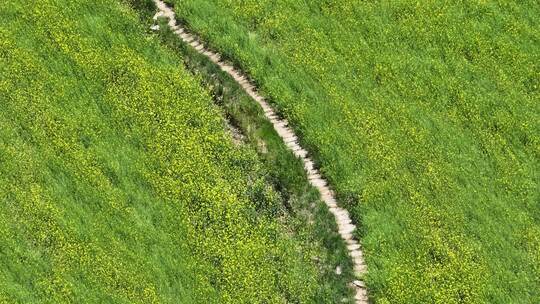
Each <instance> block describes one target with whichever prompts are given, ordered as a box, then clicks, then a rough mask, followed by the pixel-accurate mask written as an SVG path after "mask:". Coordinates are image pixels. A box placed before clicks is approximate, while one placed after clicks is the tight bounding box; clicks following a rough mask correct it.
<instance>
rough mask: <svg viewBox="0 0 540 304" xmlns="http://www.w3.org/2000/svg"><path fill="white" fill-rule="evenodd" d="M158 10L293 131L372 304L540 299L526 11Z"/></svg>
mask: <svg viewBox="0 0 540 304" xmlns="http://www.w3.org/2000/svg"><path fill="white" fill-rule="evenodd" d="M169 2H172V3H173V4H174V6H175V10H176V11H177V13H178V14H179V15H180V17H181V19H183V21H184V22H185V23H187V24H188V25H189V27H191V28H193V29H194V30H195V32H197V33H199V34H200V35H201V36H202V37H203V39H204V40H207V41H209V42H210V43H211V45H212V46H213V47H215V48H217V49H219V51H220V52H221V53H224V54H226V55H227V56H228V58H229V59H231V60H232V61H234V62H235V63H236V64H237V65H239V66H241V67H242V68H243V69H244V70H246V71H248V72H249V73H250V74H251V75H252V77H253V78H254V80H255V81H256V82H257V83H258V85H259V86H260V88H261V89H262V91H263V92H264V93H265V94H266V95H267V96H268V97H269V98H270V99H271V100H273V101H274V103H275V105H276V107H277V108H278V109H279V110H280V111H281V112H282V114H283V115H284V116H286V117H287V118H288V119H289V121H291V122H292V124H293V125H294V126H295V129H296V130H298V131H299V133H300V134H301V135H302V143H303V144H305V145H306V146H308V147H309V150H310V151H311V152H312V153H313V154H314V156H315V157H316V158H317V159H318V161H319V163H320V165H321V170H322V172H323V173H324V174H325V175H326V176H327V177H328V178H329V179H330V180H331V183H332V186H334V187H335V189H336V190H337V193H338V196H339V198H340V202H341V203H342V204H343V205H344V206H345V207H347V208H348V209H349V210H350V211H352V213H353V217H354V218H355V220H356V221H357V222H358V223H359V224H360V226H361V229H360V231H358V232H357V233H358V236H359V237H360V238H361V239H362V242H363V244H364V246H365V254H366V259H367V263H368V267H369V274H368V276H367V283H368V288H369V290H370V295H371V297H372V298H373V300H374V301H375V302H376V303H538V302H540V237H539V236H540V217H539V214H540V205H539V202H540V95H539V94H540V52H539V49H540V30H539V29H540V6H538V3H537V2H536V1H424V2H417V1H409V0H403V1H352V0H346V1H334V0H327V1H294V0H278V1H275V0H245V1H232V0H187V1H186V0H170V1H169Z"/></svg>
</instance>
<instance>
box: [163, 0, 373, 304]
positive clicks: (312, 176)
mask: <svg viewBox="0 0 540 304" xmlns="http://www.w3.org/2000/svg"><path fill="white" fill-rule="evenodd" d="M154 2H155V4H156V6H157V8H158V9H159V11H158V13H157V14H156V15H155V16H154V20H157V18H159V17H165V18H168V19H169V22H168V25H169V26H170V27H171V29H172V30H173V31H174V32H175V33H176V34H177V35H178V36H179V37H180V38H181V39H182V40H183V41H184V42H185V43H187V44H189V45H191V46H192V47H193V48H195V50H197V52H199V53H200V54H202V55H204V56H206V57H208V59H210V60H211V61H212V62H214V63H215V64H217V65H218V66H219V67H220V68H221V69H222V70H223V71H225V72H226V73H228V74H229V75H230V76H231V77H233V78H234V80H235V81H236V82H237V83H238V84H239V85H240V86H241V87H242V88H243V89H244V91H245V92H246V93H247V94H248V95H249V96H251V97H252V98H253V99H254V100H255V101H256V102H257V103H258V104H259V105H260V106H261V107H262V109H263V111H264V115H265V116H266V118H267V119H268V120H269V121H270V122H271V123H272V125H273V126H274V129H275V130H276V132H277V133H278V135H279V136H280V137H281V138H282V139H283V142H284V143H285V144H286V145H287V147H288V148H289V149H290V150H292V152H293V153H294V155H296V156H297V157H298V158H300V159H302V161H303V163H304V168H305V170H306V173H307V176H308V179H309V182H310V183H311V184H312V185H313V186H314V187H315V188H317V189H318V190H319V192H320V194H321V199H322V200H323V201H324V203H325V204H326V206H327V207H328V209H329V210H330V212H331V213H332V214H333V215H334V216H335V218H336V222H337V225H338V228H339V231H338V232H339V234H340V236H341V238H342V239H343V240H344V241H345V243H346V244H347V249H348V251H349V255H350V256H351V259H352V261H353V265H354V271H355V274H356V276H357V277H358V280H355V281H353V282H352V283H351V285H352V286H353V288H354V289H355V291H356V295H355V300H356V303H357V304H367V303H368V297H367V290H366V287H365V284H364V282H363V281H361V280H360V277H361V276H362V275H363V274H364V273H366V271H367V268H366V264H365V263H364V257H363V254H362V248H361V246H360V243H359V242H358V241H357V240H355V239H354V237H353V235H352V233H353V231H354V230H355V229H356V226H355V225H354V224H353V223H352V221H351V218H350V216H349V213H348V212H347V210H345V209H343V208H340V207H338V205H337V202H336V199H335V196H334V193H333V192H332V190H331V189H330V188H329V187H328V183H327V181H326V180H325V179H324V178H323V177H322V176H321V174H320V173H319V171H318V170H317V169H316V168H315V166H314V162H313V161H312V160H311V158H309V157H308V152H307V151H306V150H304V149H303V148H302V147H301V146H300V145H299V144H298V138H297V137H296V135H295V134H294V132H293V131H292V129H291V128H289V127H288V123H287V121H286V120H284V119H279V118H278V117H277V115H276V113H275V111H274V110H273V109H272V108H271V107H270V105H269V104H268V103H267V102H266V100H265V99H264V98H263V97H262V96H261V95H259V94H258V93H257V91H256V89H255V86H254V85H253V84H251V83H250V81H249V80H248V78H247V77H246V76H245V75H244V74H243V73H242V72H240V71H237V70H236V69H234V67H233V66H231V65H230V64H228V63H226V62H224V61H222V60H221V56H220V55H219V54H218V53H215V52H213V51H210V50H208V49H207V48H206V47H205V45H204V44H202V42H201V41H199V39H198V38H197V37H195V36H194V35H192V34H190V33H189V32H187V30H186V29H185V28H183V27H181V26H179V25H177V22H176V18H175V13H174V11H173V10H172V9H171V8H170V7H168V6H167V5H166V4H165V3H164V2H163V1H161V0H154Z"/></svg>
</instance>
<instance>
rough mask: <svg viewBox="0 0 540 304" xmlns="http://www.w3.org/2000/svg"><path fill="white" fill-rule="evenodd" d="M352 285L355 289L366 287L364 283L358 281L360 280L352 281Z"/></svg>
mask: <svg viewBox="0 0 540 304" xmlns="http://www.w3.org/2000/svg"><path fill="white" fill-rule="evenodd" d="M353 284H354V286H356V287H361V288H364V287H366V285H365V284H364V282H362V281H360V280H354V281H353Z"/></svg>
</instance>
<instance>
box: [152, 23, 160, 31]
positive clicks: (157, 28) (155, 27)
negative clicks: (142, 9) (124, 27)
mask: <svg viewBox="0 0 540 304" xmlns="http://www.w3.org/2000/svg"><path fill="white" fill-rule="evenodd" d="M150 29H151V30H152V31H159V25H158V24H154V25H152V26H151V27H150Z"/></svg>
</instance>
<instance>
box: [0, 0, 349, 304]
mask: <svg viewBox="0 0 540 304" xmlns="http://www.w3.org/2000/svg"><path fill="white" fill-rule="evenodd" d="M134 3H135V2H134ZM136 3H139V2H136ZM141 3H144V4H146V3H148V2H141ZM138 7H139V8H141V9H143V10H144V9H145V8H146V9H148V7H147V6H146V5H139V6H138ZM139 21H140V16H139V15H137V14H136V13H135V11H134V10H132V9H131V8H130V7H129V6H128V4H127V2H120V1H118V2H114V1H105V0H98V1H92V2H88V1H82V0H74V1H60V0H43V1H37V2H35V1H32V2H27V1H22V0H15V1H9V2H5V1H4V2H1V3H0V25H1V26H0V207H1V209H2V212H0V302H5V303H17V302H18V303H39V302H46V303H158V302H159V303H284V302H290V303H311V302H320V303H324V302H335V299H339V298H340V297H343V296H346V295H347V294H348V293H350V290H347V289H345V288H342V289H340V290H334V289H332V288H331V287H332V286H331V285H328V284H326V282H329V281H331V280H335V281H339V280H343V279H344V278H347V275H349V276H350V273H349V274H344V276H343V278H336V277H335V276H334V277H333V278H331V279H328V278H327V276H329V274H330V273H331V272H332V271H333V268H330V269H321V268H324V267H328V266H327V265H326V264H324V263H325V262H326V261H327V260H330V259H334V260H335V261H334V262H336V263H337V262H339V261H340V259H343V255H344V252H343V248H342V246H341V247H340V244H339V243H338V242H335V239H337V236H336V235H335V234H334V235H332V234H329V235H328V236H327V239H325V240H326V241H325V240H319V239H317V238H315V237H314V235H315V234H314V232H313V230H316V229H318V228H316V227H312V228H309V229H308V228H305V229H304V230H302V231H295V230H292V229H293V228H294V227H295V225H299V224H298V223H295V222H293V223H292V224H289V223H288V221H289V219H292V220H294V221H296V220H298V221H300V218H299V217H294V216H293V215H289V213H288V212H287V210H286V208H285V207H284V206H285V205H286V204H285V199H286V198H285V199H284V198H283V197H282V195H281V194H280V192H278V191H276V190H274V188H273V187H272V185H271V184H269V183H268V182H267V180H268V179H269V177H268V173H267V171H266V170H268V169H267V168H266V165H263V163H261V162H260V160H259V158H258V156H257V154H256V153H255V151H254V149H253V148H252V147H251V146H250V145H240V146H238V145H235V144H234V143H233V141H232V140H231V136H230V134H228V133H227V132H225V131H224V128H225V125H226V123H225V121H224V119H223V118H222V113H221V112H220V110H219V108H218V107H217V106H215V105H214V103H213V100H212V96H211V91H210V90H208V89H205V88H203V86H201V79H200V78H199V77H194V76H193V75H192V74H191V73H189V72H188V71H187V70H186V69H184V68H183V61H182V58H180V57H179V56H178V55H176V54H175V53H174V52H172V51H170V50H167V49H166V48H164V47H162V46H161V45H160V42H159V39H157V36H156V35H153V34H150V33H148V32H146V31H145V30H144V28H143V25H141V24H140V23H139ZM244 100H247V99H246V98H245V97H244ZM267 127H268V126H267ZM285 160H287V158H285ZM288 161H291V160H290V159H289V160H288ZM270 164H271V163H270ZM290 176H291V178H292V177H294V176H298V175H297V174H296V173H295V174H292V175H290ZM276 179H279V176H277V177H276ZM284 184H288V185H292V182H287V183H284ZM291 189H293V188H292V186H291ZM296 191H298V190H296ZM291 194H293V193H291ZM307 195H309V196H311V198H310V200H309V201H315V202H316V197H315V196H316V194H314V193H313V192H308V194H307ZM306 201H307V200H306ZM289 204H290V203H289ZM318 206H320V203H319V205H318ZM313 212H315V213H318V214H321V215H320V216H321V217H325V216H326V218H327V216H328V215H327V214H325V213H324V212H323V211H321V210H318V211H317V210H314V211H313ZM327 224H328V222H327ZM332 228H335V227H333V226H331V225H330V227H328V230H329V229H332ZM322 233H324V232H321V234H322ZM332 238H333V239H334V240H333V241H332ZM308 241H310V242H311V243H312V245H311V246H304V245H305V243H307V242H308ZM324 242H331V244H330V243H328V244H327V245H328V246H329V247H328V248H329V249H328V251H329V252H326V249H325V244H324ZM340 250H341V252H340ZM314 257H316V258H318V262H317V261H316V260H315V259H314ZM332 267H333V266H332ZM325 284H326V285H325ZM336 284H337V283H336Z"/></svg>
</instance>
